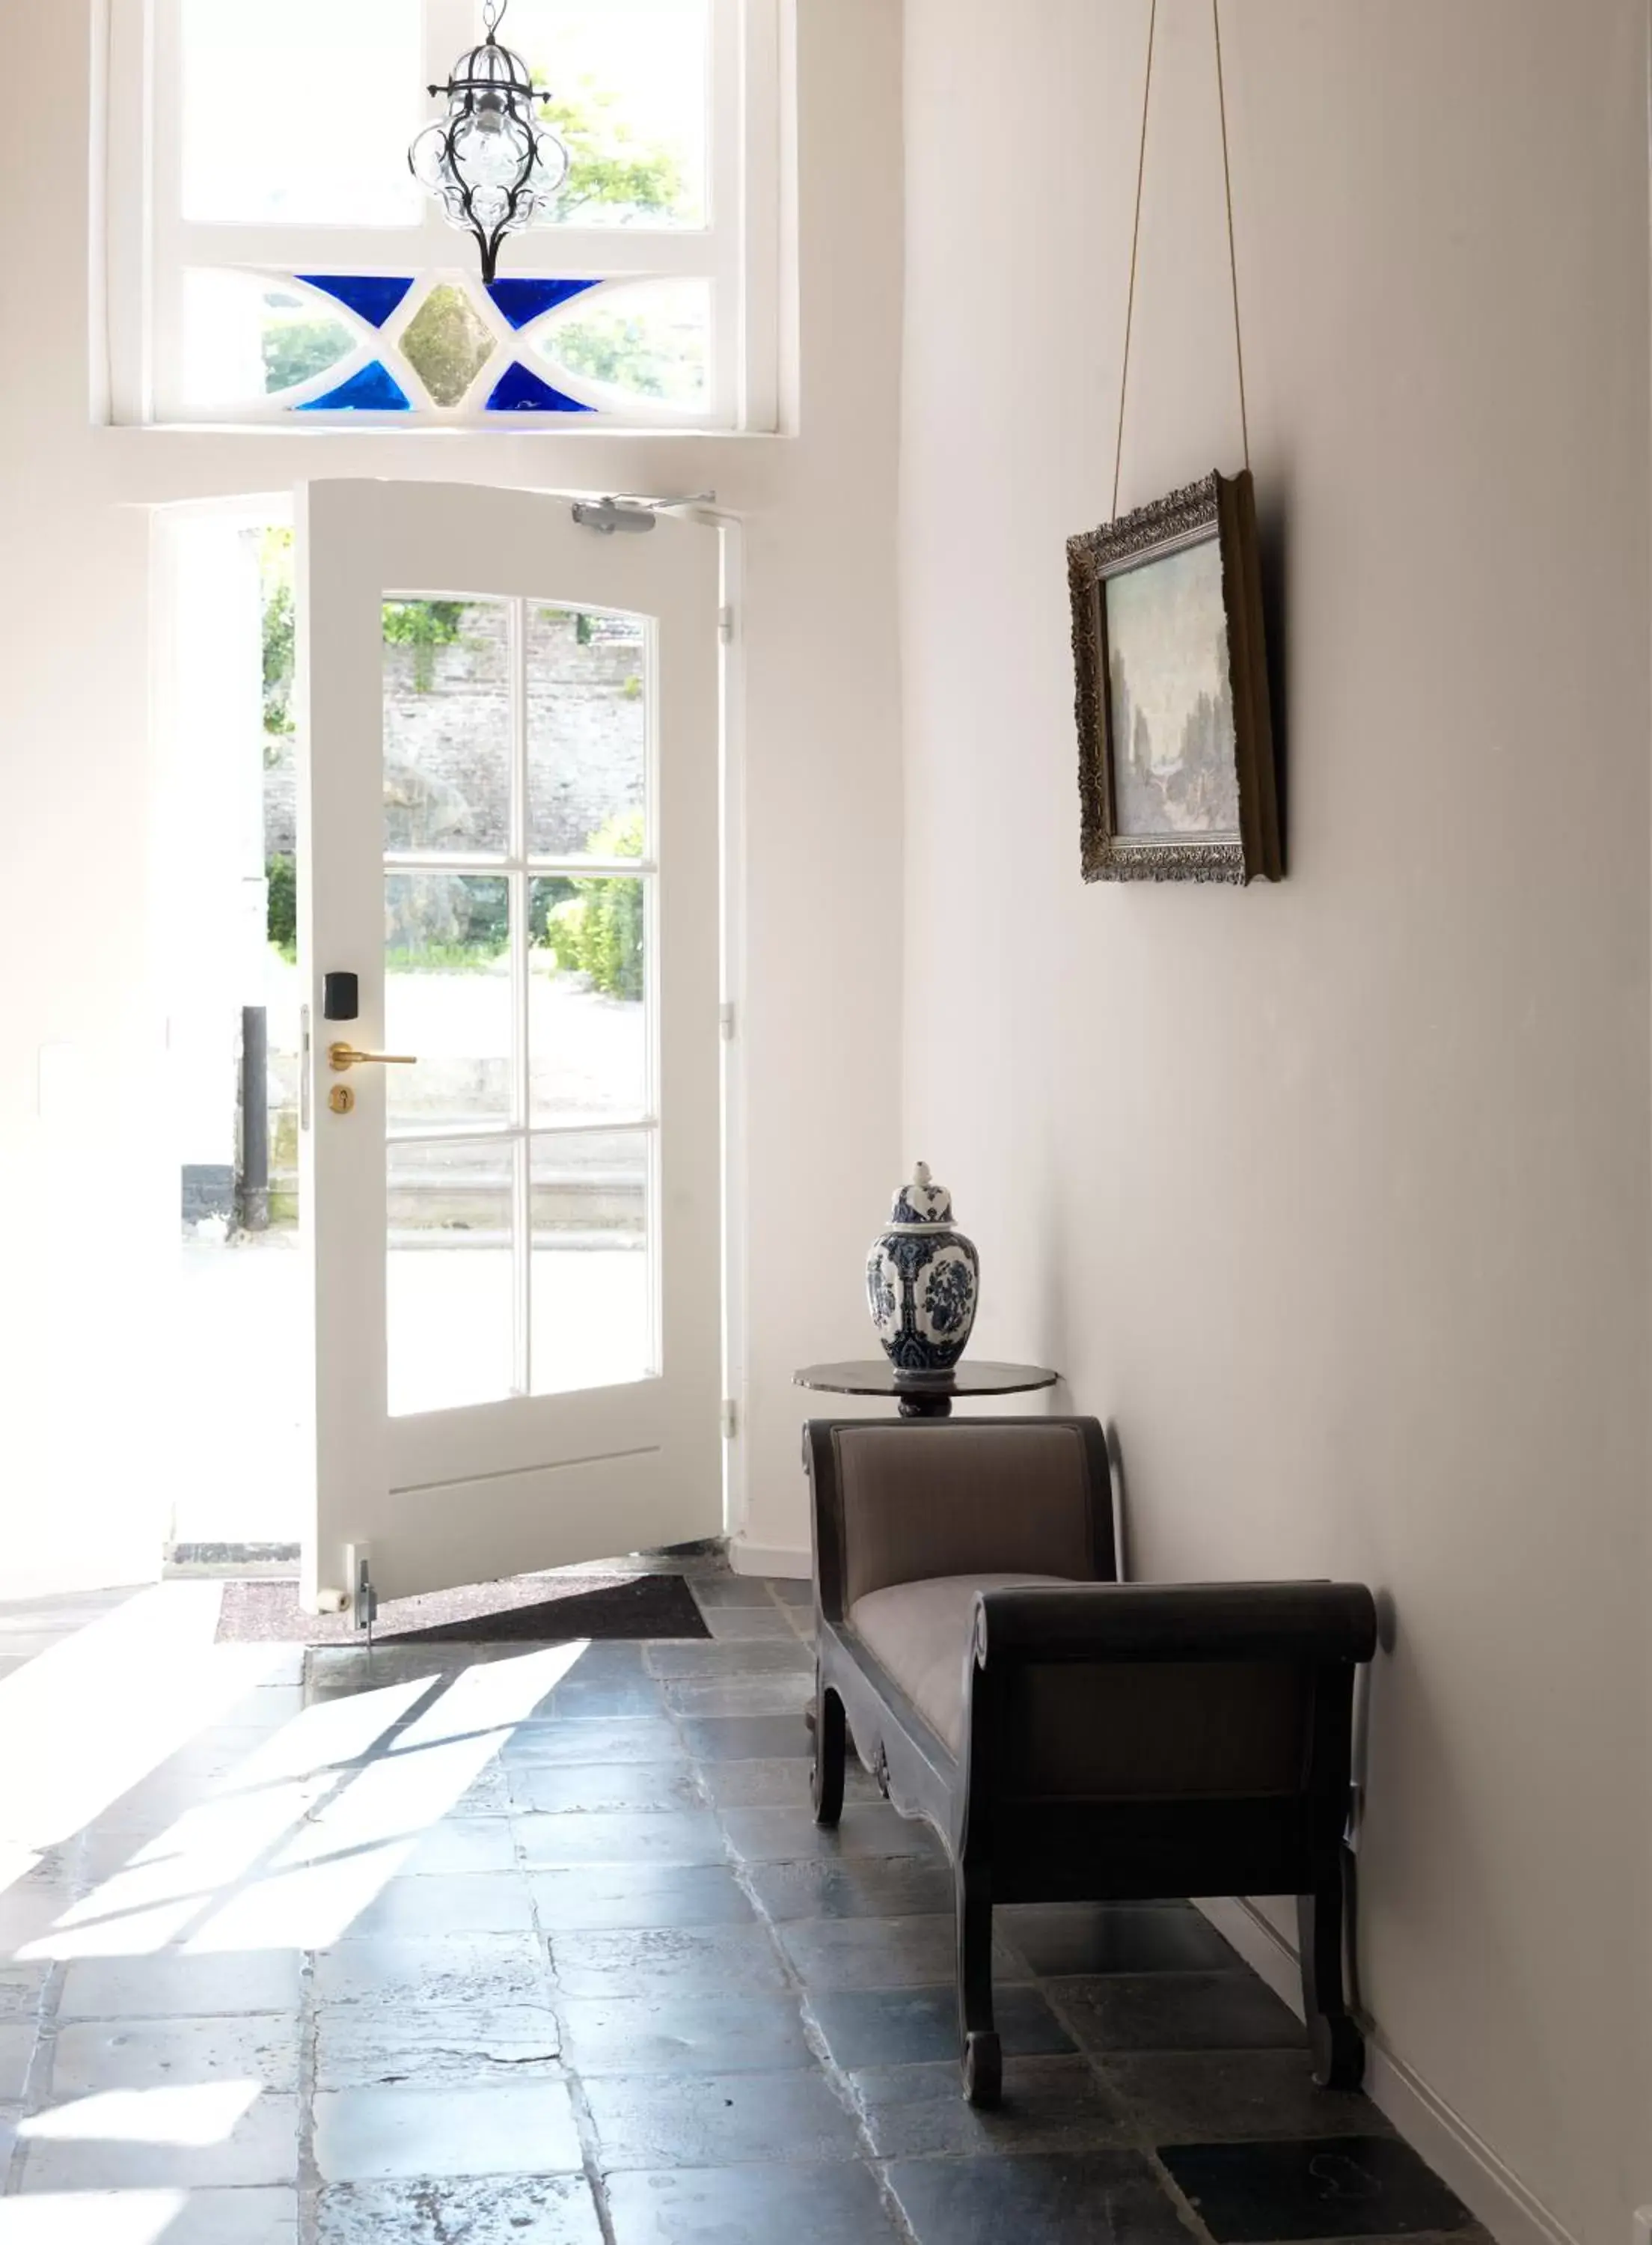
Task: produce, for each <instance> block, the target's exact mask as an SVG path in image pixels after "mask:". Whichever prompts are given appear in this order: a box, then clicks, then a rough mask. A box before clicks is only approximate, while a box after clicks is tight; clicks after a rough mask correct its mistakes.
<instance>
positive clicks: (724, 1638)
mask: <svg viewBox="0 0 1652 2245" xmlns="http://www.w3.org/2000/svg"><path fill="white" fill-rule="evenodd" d="M704 1611H705V1617H706V1627H707V1628H708V1630H709V1631H711V1633H712V1636H713V1637H714V1638H715V1639H716V1640H717V1641H718V1642H719V1643H720V1644H723V1645H749V1644H754V1643H761V1642H762V1640H763V1639H765V1638H767V1639H768V1640H770V1641H771V1642H773V1641H778V1642H779V1643H781V1644H785V1645H789V1644H790V1643H792V1642H793V1640H794V1638H796V1631H795V1630H794V1629H793V1627H792V1624H791V1618H790V1616H789V1614H787V1613H785V1612H783V1611H782V1609H781V1608H780V1607H779V1606H777V1605H776V1604H775V1603H774V1601H773V1599H772V1598H765V1599H764V1600H763V1601H762V1604H751V1605H744V1604H742V1605H716V1604H712V1605H708V1606H707V1607H706V1608H705V1609H704Z"/></svg>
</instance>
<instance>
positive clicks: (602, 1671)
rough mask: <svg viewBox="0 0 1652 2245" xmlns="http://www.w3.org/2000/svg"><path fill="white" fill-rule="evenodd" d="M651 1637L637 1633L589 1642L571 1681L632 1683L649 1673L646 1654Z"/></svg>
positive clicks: (575, 1665)
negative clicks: (635, 1635) (631, 1635)
mask: <svg viewBox="0 0 1652 2245" xmlns="http://www.w3.org/2000/svg"><path fill="white" fill-rule="evenodd" d="M650 1642H651V1640H649V1639H647V1638H635V1637H599V1638H594V1639H593V1640H592V1643H591V1644H589V1645H586V1649H585V1651H584V1652H582V1653H581V1654H580V1655H579V1658H578V1660H576V1661H575V1663H574V1665H573V1666H572V1668H571V1669H570V1670H569V1671H568V1680H569V1681H570V1682H572V1681H573V1680H574V1679H578V1680H579V1682H580V1683H582V1684H628V1683H630V1682H632V1681H633V1679H635V1678H637V1677H640V1676H646V1675H647V1673H648V1663H647V1658H646V1655H647V1647H648V1645H649V1643H650Z"/></svg>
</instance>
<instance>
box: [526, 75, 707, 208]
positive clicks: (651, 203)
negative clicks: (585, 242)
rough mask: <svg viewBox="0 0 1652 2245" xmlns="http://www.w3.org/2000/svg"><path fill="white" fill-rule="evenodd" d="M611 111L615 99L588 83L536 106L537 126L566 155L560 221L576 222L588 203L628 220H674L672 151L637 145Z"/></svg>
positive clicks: (676, 168) (676, 184)
mask: <svg viewBox="0 0 1652 2245" xmlns="http://www.w3.org/2000/svg"><path fill="white" fill-rule="evenodd" d="M536 75H538V73H536ZM614 109H615V97H614V96H613V94H612V93H604V92H601V91H600V89H599V88H598V87H597V86H595V85H592V82H591V80H590V79H589V78H586V79H585V80H583V81H582V82H581V84H580V85H579V89H578V91H577V92H573V93H568V94H561V95H553V96H552V98H551V99H550V100H549V101H546V102H542V103H541V104H540V105H539V117H540V119H541V121H542V122H543V123H544V124H546V125H549V126H550V127H551V129H552V132H554V133H555V134H556V136H557V138H558V139H559V140H560V141H561V143H562V145H563V146H564V147H565V149H566V150H567V152H568V173H567V177H566V178H565V180H563V182H562V192H561V193H560V194H559V196H558V198H557V211H558V214H559V217H562V218H564V219H577V218H578V216H579V213H580V212H581V211H582V210H585V209H586V208H588V207H590V206H591V205H592V204H593V203H596V204H600V205H601V206H602V207H603V208H604V209H605V210H610V211H612V210H619V211H623V212H624V214H626V217H628V218H630V217H635V218H659V217H663V216H675V215H677V214H679V210H680V204H681V201H682V165H681V163H680V160H679V159H678V157H677V155H676V153H675V151H674V150H673V149H670V148H667V147H663V146H660V144H659V143H658V142H654V143H653V144H650V143H649V142H647V141H644V140H639V139H637V137H636V135H635V134H634V133H633V132H632V130H631V128H630V126H629V125H627V124H626V121H625V119H623V118H622V117H619V116H616V115H615V114H614Z"/></svg>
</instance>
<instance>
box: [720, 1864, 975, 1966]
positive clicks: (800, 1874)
mask: <svg viewBox="0 0 1652 2245" xmlns="http://www.w3.org/2000/svg"><path fill="white" fill-rule="evenodd" d="M748 1877H749V1878H750V1881H751V1885H752V1889H753V1891H754V1892H755V1895H756V1896H757V1899H758V1901H759V1902H761V1903H762V1907H763V1908H764V1909H766V1910H767V1911H768V1915H769V1916H770V1917H772V1918H774V1919H775V1920H776V1921H784V1920H787V1919H790V1918H798V1917H924V1916H931V1915H933V1916H944V1918H945V1919H946V1921H947V1923H948V1925H949V1926H950V1925H951V1923H952V1909H953V1896H952V1874H951V1870H950V1869H949V1868H948V1866H947V1865H946V1864H945V1863H944V1862H931V1861H929V1860H928V1859H927V1858H925V1857H921V1856H917V1855H865V1856H853V1857H850V1859H849V1860H848V1861H847V1862H835V1863H834V1862H802V1863H755V1864H754V1865H753V1866H752V1868H751V1870H750V1872H749V1873H748ZM950 1969H951V1968H950V1967H949V1970H950Z"/></svg>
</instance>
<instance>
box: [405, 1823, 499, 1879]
mask: <svg viewBox="0 0 1652 2245" xmlns="http://www.w3.org/2000/svg"><path fill="white" fill-rule="evenodd" d="M517 1868H518V1864H517V1851H516V1835H515V1833H514V1831H513V1829H512V1828H511V1820H510V1819H509V1817H507V1816H455V1817H444V1818H443V1820H442V1821H441V1822H440V1823H439V1824H432V1825H430V1827H429V1828H428V1829H426V1830H425V1831H423V1832H422V1833H420V1834H419V1835H418V1837H417V1839H416V1841H415V1842H414V1844H413V1846H412V1848H411V1849H410V1851H409V1853H408V1855H407V1856H406V1857H405V1858H404V1860H403V1862H402V1865H401V1875H402V1876H403V1878H447V1877H450V1876H452V1875H455V1874H457V1873H466V1872H486V1871H514V1870H515V1869H517Z"/></svg>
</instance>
